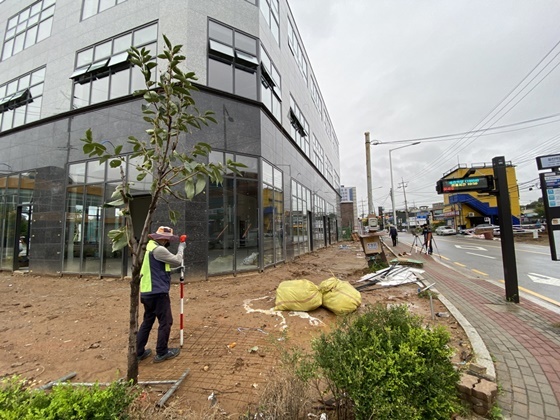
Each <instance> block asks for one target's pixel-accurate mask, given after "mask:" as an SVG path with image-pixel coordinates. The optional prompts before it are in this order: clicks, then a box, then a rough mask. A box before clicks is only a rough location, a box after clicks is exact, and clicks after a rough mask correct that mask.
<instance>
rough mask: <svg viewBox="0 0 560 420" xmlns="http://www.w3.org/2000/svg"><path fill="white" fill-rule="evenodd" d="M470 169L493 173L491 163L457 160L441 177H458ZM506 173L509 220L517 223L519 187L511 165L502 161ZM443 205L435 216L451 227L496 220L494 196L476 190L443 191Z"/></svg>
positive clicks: (495, 200) (470, 225) (476, 171)
mask: <svg viewBox="0 0 560 420" xmlns="http://www.w3.org/2000/svg"><path fill="white" fill-rule="evenodd" d="M472 169H474V170H475V172H474V176H476V175H479V176H483V175H494V168H493V166H492V164H491V163H485V164H478V165H472V166H471V167H467V165H464V164H459V165H457V166H456V167H454V168H452V169H451V170H449V171H448V172H447V173H446V174H445V175H444V176H443V178H462V177H463V176H464V175H465V174H466V172H467V171H469V170H472ZM506 177H507V183H508V189H509V198H510V202H511V214H512V223H513V224H514V225H518V224H520V223H521V222H520V216H521V207H520V205H519V189H518V187H517V177H516V175H515V166H513V165H512V163H511V162H506ZM443 200H444V201H443V202H444V208H443V211H442V213H441V215H439V216H438V218H437V219H439V220H443V221H444V222H446V224H450V225H452V226H453V227H455V228H459V227H464V228H467V229H468V228H471V227H474V226H476V225H479V224H481V223H491V224H495V225H497V224H499V221H498V207H497V199H496V196H494V195H491V194H488V193H482V194H479V193H477V192H463V193H456V194H443Z"/></svg>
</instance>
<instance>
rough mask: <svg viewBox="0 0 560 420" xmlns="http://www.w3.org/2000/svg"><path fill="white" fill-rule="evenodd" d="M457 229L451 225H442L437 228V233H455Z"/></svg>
mask: <svg viewBox="0 0 560 420" xmlns="http://www.w3.org/2000/svg"><path fill="white" fill-rule="evenodd" d="M455 234H457V231H456V230H455V229H453V228H452V227H449V226H440V227H438V228H436V235H455Z"/></svg>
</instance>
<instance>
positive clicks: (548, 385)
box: [388, 241, 560, 420]
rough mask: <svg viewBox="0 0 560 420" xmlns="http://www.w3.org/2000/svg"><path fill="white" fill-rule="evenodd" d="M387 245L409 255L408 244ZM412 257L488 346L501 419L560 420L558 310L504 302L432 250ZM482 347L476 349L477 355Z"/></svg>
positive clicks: (494, 288) (496, 292) (500, 295)
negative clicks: (456, 269)
mask: <svg viewBox="0 0 560 420" xmlns="http://www.w3.org/2000/svg"><path fill="white" fill-rule="evenodd" d="M389 248H390V249H393V250H394V251H395V252H396V253H403V252H407V253H410V250H411V243H410V242H408V243H407V242H406V241H405V242H404V243H399V244H398V245H397V246H396V247H394V248H393V247H391V246H389ZM411 257H412V258H414V259H417V260H420V261H423V263H424V267H423V269H424V270H425V271H426V273H425V276H426V277H427V281H428V282H429V283H430V284H431V283H435V286H434V287H435V288H436V289H437V291H438V293H440V294H441V295H443V296H444V298H445V299H446V300H448V301H449V302H450V303H451V304H452V305H453V306H454V307H455V308H456V309H457V310H458V311H459V312H460V314H462V316H463V317H464V318H465V319H466V320H467V321H468V324H470V325H472V327H473V329H474V330H475V331H476V333H478V335H479V336H480V338H481V339H482V340H481V345H482V346H484V345H485V346H486V348H487V349H488V352H489V353H490V356H491V358H492V360H493V361H494V367H495V375H496V383H497V384H498V389H499V390H500V393H499V396H498V406H499V407H500V408H501V410H502V414H503V415H504V418H506V419H516V420H517V419H519V420H521V419H531V420H540V419H547V420H560V310H559V311H553V310H549V309H546V308H544V307H543V306H540V305H538V304H536V303H534V302H532V301H530V300H528V299H526V298H524V297H523V295H521V297H520V301H521V302H520V303H519V304H515V303H508V302H506V301H505V292H504V289H503V287H502V288H500V287H499V286H496V285H494V284H492V283H491V282H489V281H487V280H481V279H477V278H470V277H467V276H465V275H463V274H461V273H459V272H457V271H455V270H454V269H453V268H451V267H450V266H448V265H447V264H445V263H444V262H443V260H442V259H441V258H439V257H438V256H437V255H436V254H433V255H427V254H421V253H417V254H416V253H413V254H412V256H411ZM388 258H389V255H388ZM389 259H390V258H389ZM456 318H457V317H456ZM458 321H459V320H458ZM471 341H472V340H471ZM484 350H485V349H484V348H482V349H480V351H479V352H477V350H476V347H475V353H476V355H477V358H478V357H479V356H481V354H480V353H484Z"/></svg>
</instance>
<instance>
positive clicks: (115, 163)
mask: <svg viewBox="0 0 560 420" xmlns="http://www.w3.org/2000/svg"><path fill="white" fill-rule="evenodd" d="M121 164H122V161H121V160H120V159H113V160H112V161H111V162H109V166H110V167H111V168H118V167H119V166H121Z"/></svg>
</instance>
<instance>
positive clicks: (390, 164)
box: [389, 141, 420, 226]
mask: <svg viewBox="0 0 560 420" xmlns="http://www.w3.org/2000/svg"><path fill="white" fill-rule="evenodd" d="M417 144H420V142H419V141H415V142H414V143H411V144H405V145H404V146H401V147H395V148H394V149H390V150H389V172H390V173H391V204H392V206H393V223H394V224H395V226H398V225H397V209H396V208H395V187H394V184H393V160H392V158H391V152H393V151H395V150H399V149H404V148H405V147H410V146H415V145H417Z"/></svg>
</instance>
